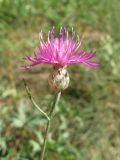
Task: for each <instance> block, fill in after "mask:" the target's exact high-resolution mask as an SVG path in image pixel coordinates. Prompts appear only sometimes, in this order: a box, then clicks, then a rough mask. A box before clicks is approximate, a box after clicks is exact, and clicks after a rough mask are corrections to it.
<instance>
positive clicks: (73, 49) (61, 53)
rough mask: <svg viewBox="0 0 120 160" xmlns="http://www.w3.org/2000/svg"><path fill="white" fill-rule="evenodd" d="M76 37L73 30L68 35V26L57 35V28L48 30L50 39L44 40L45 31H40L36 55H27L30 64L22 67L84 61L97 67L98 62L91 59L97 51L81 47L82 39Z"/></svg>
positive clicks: (60, 64)
mask: <svg viewBox="0 0 120 160" xmlns="http://www.w3.org/2000/svg"><path fill="white" fill-rule="evenodd" d="M75 39H76V35H75V32H74V31H73V30H72V32H71V33H70V35H69V36H68V31H67V30H66V28H61V29H60V32H59V34H58V35H57V36H55V29H54V28H52V30H51V31H49V32H48V41H44V39H43V33H42V32H40V43H39V45H38V48H37V50H35V52H34V54H35V57H33V58H32V57H31V56H29V55H25V57H24V59H25V60H27V61H30V62H31V64H30V65H26V66H22V67H21V68H22V69H31V68H32V67H34V66H36V65H38V64H53V65H54V66H56V65H57V66H67V65H71V64H79V63H83V64H85V65H87V66H90V67H97V66H98V64H97V63H96V62H95V61H93V60H91V59H92V58H93V57H94V56H95V55H96V53H95V52H92V51H89V52H88V51H84V50H81V49H80V45H81V41H80V39H79V37H78V38H77V40H75Z"/></svg>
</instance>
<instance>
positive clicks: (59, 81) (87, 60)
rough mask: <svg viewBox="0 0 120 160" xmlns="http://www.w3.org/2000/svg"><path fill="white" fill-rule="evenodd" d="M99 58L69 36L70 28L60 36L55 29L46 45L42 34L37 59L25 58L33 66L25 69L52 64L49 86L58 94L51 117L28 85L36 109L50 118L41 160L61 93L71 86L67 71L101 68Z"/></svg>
mask: <svg viewBox="0 0 120 160" xmlns="http://www.w3.org/2000/svg"><path fill="white" fill-rule="evenodd" d="M95 55H96V53H95V52H92V51H85V50H83V49H81V40H80V39H79V36H78V35H76V33H75V32H74V31H73V29H72V31H71V32H70V33H68V31H67V30H66V28H61V29H60V31H59V33H58V35H56V34H55V28H52V30H51V31H49V32H48V40H47V41H45V40H44V38H43V33H42V32H40V34H39V45H38V48H37V49H36V50H35V51H34V57H31V56H30V55H25V57H24V59H25V60H27V61H29V62H30V65H25V66H21V69H32V68H33V67H35V66H37V65H39V64H45V65H46V64H52V67H53V69H52V71H51V73H50V75H49V78H48V82H49V85H50V87H51V88H52V89H53V90H54V93H55V95H56V96H55V100H54V102H53V105H52V106H51V111H50V113H49V114H47V113H45V112H44V111H43V110H42V109H41V108H40V107H39V106H38V105H37V104H36V103H35V101H34V99H33V98H32V96H31V94H30V91H29V88H28V86H27V85H26V82H25V81H24V84H25V86H26V89H27V93H28V96H29V98H30V100H31V102H32V103H33V105H34V106H35V107H36V108H37V109H38V110H39V111H40V112H41V113H42V114H43V115H44V116H45V117H46V119H47V126H46V131H45V137H44V142H43V146H42V151H41V157H40V160H43V159H44V155H45V148H46V142H47V135H48V131H49V128H50V124H51V119H52V118H53V112H54V109H55V107H56V105H57V104H58V102H59V100H60V96H61V92H62V91H63V90H65V89H66V88H67V87H68V85H69V81H70V79H69V74H68V71H67V67H68V66H69V65H74V64H80V63H83V64H84V65H86V66H88V67H97V66H98V63H96V62H95V61H93V60H91V59H92V58H93V57H94V56H95Z"/></svg>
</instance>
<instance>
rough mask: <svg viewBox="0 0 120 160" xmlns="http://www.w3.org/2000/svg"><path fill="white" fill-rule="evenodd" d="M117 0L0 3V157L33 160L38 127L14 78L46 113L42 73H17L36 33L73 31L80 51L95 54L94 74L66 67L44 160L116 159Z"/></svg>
mask: <svg viewBox="0 0 120 160" xmlns="http://www.w3.org/2000/svg"><path fill="white" fill-rule="evenodd" d="M119 6H120V2H119V0H115V1H114V2H113V1H112V0H109V1H108V0H106V1H105V0H102V1H101V2H98V1H97V0H91V1H88V0H85V1H77V0H74V1H73V0H69V1H67V0H62V1H59V2H57V1H56V0H51V1H41V0H35V1H33V0H29V1H24V0H21V1H20V0H1V1H0V11H1V12H0V19H1V23H0V29H1V32H0V44H1V47H0V56H1V57H0V58H1V60H0V73H1V77H0V159H1V160H13V159H14V160H33V159H34V160H38V159H39V157H40V150H41V144H42V141H43V136H44V129H45V124H46V121H45V119H44V117H42V116H41V115H39V114H38V112H37V111H36V109H35V108H33V107H32V106H31V104H30V102H29V100H28V97H27V94H26V92H25V88H24V86H23V82H22V78H25V79H26V80H27V82H28V85H29V86H30V88H31V92H32V94H33V95H34V98H35V100H36V102H37V103H38V104H40V106H41V108H42V109H44V110H45V111H46V112H48V111H49V107H48V106H49V105H50V103H51V101H52V93H51V92H50V90H49V91H48V84H47V77H48V73H49V70H50V67H49V66H48V67H46V66H44V65H41V66H40V67H38V68H37V69H35V70H33V71H19V70H18V69H17V67H18V66H19V65H21V64H22V63H23V62H20V59H22V56H23V54H24V53H26V52H30V53H32V52H33V50H34V48H35V47H36V45H37V43H38V41H37V39H38V32H39V31H40V30H41V29H42V30H43V31H44V32H46V31H48V30H49V29H50V28H51V27H52V26H53V25H54V26H56V27H57V28H59V27H60V26H61V25H62V26H64V25H65V26H67V27H68V28H70V27H71V26H73V27H74V28H75V29H76V31H77V32H78V33H79V34H82V35H84V41H83V43H82V47H84V48H86V49H88V50H96V51H97V57H96V59H97V60H98V61H99V62H100V68H99V69H89V68H86V67H84V66H82V65H79V66H72V67H70V68H69V72H70V78H71V83H70V87H69V88H68V89H67V90H66V91H65V92H64V93H63V95H62V99H61V102H60V104H59V107H58V108H57V109H56V115H55V120H54V122H53V123H54V125H53V126H54V127H51V132H50V134H49V141H48V145H47V152H46V160H48V159H49V160H53V159H58V160H117V159H119V157H120V151H119V148H120V135H119V132H120V129H119V128H120V119H119V117H120V108H119V106H120V100H119V97H120V88H119V86H120V75H119V70H120V64H119V61H120V56H119V50H120V43H119V33H120V29H119V24H120V21H119Z"/></svg>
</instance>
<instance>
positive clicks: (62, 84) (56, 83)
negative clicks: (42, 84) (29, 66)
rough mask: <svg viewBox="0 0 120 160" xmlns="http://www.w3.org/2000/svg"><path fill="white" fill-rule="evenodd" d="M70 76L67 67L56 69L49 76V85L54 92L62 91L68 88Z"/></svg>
mask: <svg viewBox="0 0 120 160" xmlns="http://www.w3.org/2000/svg"><path fill="white" fill-rule="evenodd" d="M69 81H70V79H69V74H68V71H67V70H66V67H54V68H53V70H52V72H51V74H50V76H49V81H48V82H49V85H50V87H51V88H52V90H54V91H57V92H59V91H61V90H65V89H66V88H68V85H69Z"/></svg>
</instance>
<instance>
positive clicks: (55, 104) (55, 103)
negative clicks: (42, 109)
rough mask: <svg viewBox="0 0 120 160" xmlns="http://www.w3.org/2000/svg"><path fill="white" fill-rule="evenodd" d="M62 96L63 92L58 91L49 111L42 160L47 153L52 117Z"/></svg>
mask: <svg viewBox="0 0 120 160" xmlns="http://www.w3.org/2000/svg"><path fill="white" fill-rule="evenodd" d="M60 96H61V92H58V93H57V95H56V96H55V100H54V102H53V105H52V108H51V111H50V113H49V120H48V122H47V126H46V130H45V137H44V142H43V146H42V151H41V156H40V160H44V155H45V149H46V143H47V137H48V132H49V128H50V123H51V119H52V117H53V113H54V109H55V107H56V106H57V105H58V102H59V100H60Z"/></svg>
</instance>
